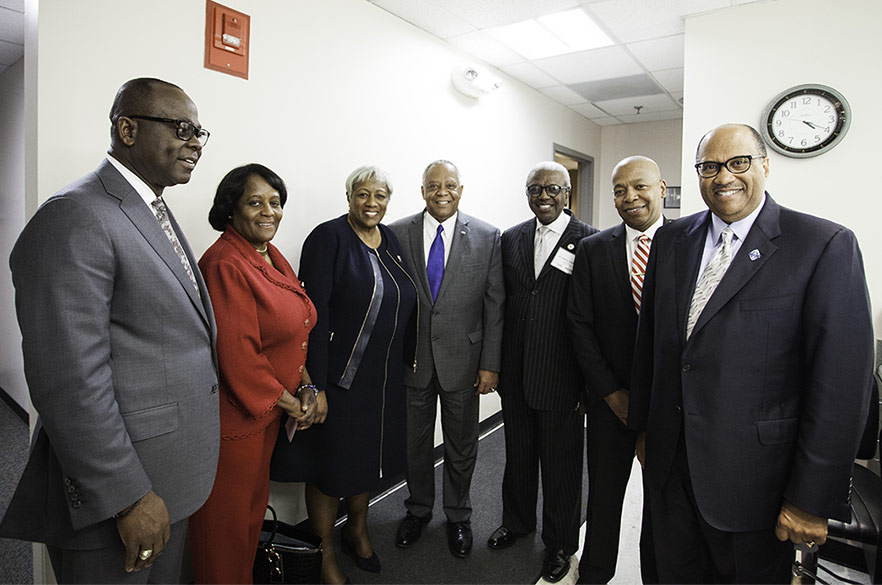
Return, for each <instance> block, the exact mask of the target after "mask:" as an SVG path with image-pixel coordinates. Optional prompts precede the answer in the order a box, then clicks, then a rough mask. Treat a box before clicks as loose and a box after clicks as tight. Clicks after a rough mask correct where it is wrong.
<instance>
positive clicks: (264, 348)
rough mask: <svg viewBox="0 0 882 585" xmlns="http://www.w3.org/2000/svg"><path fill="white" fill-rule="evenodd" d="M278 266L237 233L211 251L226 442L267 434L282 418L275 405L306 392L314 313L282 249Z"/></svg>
mask: <svg viewBox="0 0 882 585" xmlns="http://www.w3.org/2000/svg"><path fill="white" fill-rule="evenodd" d="M267 247H268V249H269V254H270V258H271V259H272V261H273V265H274V267H273V266H270V265H269V264H268V263H267V262H266V261H265V260H264V259H263V258H262V257H261V256H260V254H258V252H257V250H255V249H254V246H252V245H251V244H250V243H248V241H246V240H245V238H243V237H242V236H241V235H239V233H238V232H237V231H236V230H235V229H233V227H232V226H230V225H227V229H226V230H225V231H224V233H223V234H221V236H220V237H219V238H218V239H217V241H216V242H215V243H214V244H212V246H211V247H210V248H209V249H208V250H206V251H205V254H203V255H202V258H201V259H200V260H199V269H200V270H201V271H202V274H203V276H204V277H205V283H206V285H207V286H208V292H209V294H210V295H211V304H212V306H213V307H214V315H215V320H216V321H217V356H218V363H219V366H220V396H221V400H220V425H221V437H222V438H224V439H236V438H240V437H246V436H250V435H253V434H255V433H258V432H260V431H262V430H263V429H264V428H266V426H267V425H269V424H270V423H271V422H273V421H274V420H276V419H277V418H278V417H280V416H281V414H282V410H281V409H280V408H276V403H277V402H278V401H279V398H281V396H282V391H283V390H285V389H287V390H288V391H289V392H291V393H292V394H293V393H294V391H295V390H296V389H297V386H298V385H299V384H300V379H301V376H302V374H303V368H304V364H305V363H306V348H307V343H308V339H309V332H310V330H311V329H312V327H313V326H314V325H315V318H316V314H315V307H313V305H312V302H311V301H310V300H309V297H307V296H306V293H305V292H304V291H303V288H302V287H301V286H300V282H299V281H298V280H297V275H296V274H294V270H293V269H292V268H291V265H290V264H288V261H287V260H285V257H284V256H282V253H281V252H279V250H278V248H276V247H275V246H273V245H272V244H267Z"/></svg>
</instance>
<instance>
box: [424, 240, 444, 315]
mask: <svg viewBox="0 0 882 585" xmlns="http://www.w3.org/2000/svg"><path fill="white" fill-rule="evenodd" d="M443 231H444V226H443V225H441V224H438V231H437V232H436V233H435V239H434V240H433V241H432V247H431V248H429V258H428V260H426V276H428V277H429V290H430V291H432V301H433V302H434V301H435V300H436V299H437V298H438V289H440V288H441V279H442V278H444V240H443V239H442V238H441V232H443Z"/></svg>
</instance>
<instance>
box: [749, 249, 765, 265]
mask: <svg viewBox="0 0 882 585" xmlns="http://www.w3.org/2000/svg"><path fill="white" fill-rule="evenodd" d="M760 256H762V254H760V251H759V250H757V249H756V248H754V249H753V250H751V251H750V254H748V255H747V257H748V258H750V261H751V262H754V261H756V260H759V259H760Z"/></svg>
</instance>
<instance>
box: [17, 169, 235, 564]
mask: <svg viewBox="0 0 882 585" xmlns="http://www.w3.org/2000/svg"><path fill="white" fill-rule="evenodd" d="M172 222H173V224H174V226H175V228H176V229H178V233H179V234H180V237H181V243H182V245H183V247H184V249H185V251H186V253H187V255H188V257H189V259H190V264H191V265H192V266H193V270H194V271H195V274H196V278H197V282H198V284H199V289H200V293H201V298H200V295H198V294H197V293H196V290H195V289H194V287H193V285H192V283H191V281H190V279H189V277H188V276H187V273H186V272H185V271H184V268H183V266H182V265H181V262H180V260H179V259H178V256H177V255H176V254H175V252H174V250H173V248H172V246H171V244H170V243H169V241H168V239H167V237H166V235H165V233H164V232H163V231H162V228H161V227H160V225H159V223H158V222H157V221H156V218H155V217H154V215H153V212H152V211H151V210H150V208H149V207H147V205H145V204H144V201H143V199H141V197H140V196H139V195H138V193H137V192H136V191H135V190H134V189H133V188H132V187H131V185H129V183H128V182H127V181H126V180H125V179H124V178H123V177H122V176H121V175H120V173H119V172H118V171H117V170H116V169H115V168H113V166H112V165H111V164H110V163H109V162H107V161H104V162H103V163H102V164H101V165H100V166H99V167H98V169H97V170H96V171H95V172H93V173H90V174H88V175H86V176H85V177H83V178H82V179H80V180H79V181H78V182H76V183H74V184H72V185H70V186H68V187H65V188H64V189H62V190H61V191H60V192H59V193H58V194H57V195H56V196H55V197H53V198H51V199H49V200H48V201H47V202H46V203H45V204H43V206H42V207H41V208H40V209H39V210H38V211H37V213H36V214H35V215H34V217H33V218H32V219H31V221H30V222H29V223H28V225H27V226H26V227H25V229H24V231H23V232H22V234H21V236H20V237H19V239H18V242H17V243H16V245H15V248H14V249H13V251H12V255H11V257H10V266H11V268H12V276H13V283H14V284H15V289H16V311H17V314H18V321H19V325H20V327H21V331H22V338H23V342H22V349H23V353H24V362H25V363H24V366H25V376H26V378H27V382H28V388H29V390H30V394H31V399H32V401H33V403H34V406H35V407H36V409H37V412H38V413H39V415H40V420H39V422H38V430H37V433H36V434H35V438H34V445H33V447H32V451H31V456H30V459H29V461H28V463H27V467H26V468H25V471H24V474H23V476H22V479H21V481H20V483H19V485H18V488H17V490H16V492H15V495H14V496H13V500H12V502H11V503H10V505H9V509H8V510H7V512H6V515H5V517H4V519H3V523H2V524H0V536H4V537H11V538H18V539H22V540H31V541H36V542H46V543H48V544H53V545H56V546H62V547H65V548H74V549H89V548H99V547H105V546H111V545H113V544H117V543H119V535H118V533H117V530H116V523H115V522H114V521H113V520H112V519H111V516H112V515H113V514H114V513H116V512H118V511H120V510H122V509H123V508H125V507H126V506H128V505H129V504H131V503H132V502H134V501H135V500H136V499H138V498H139V497H141V496H143V495H144V494H145V493H146V492H147V491H148V490H150V489H151V488H152V489H153V490H154V491H155V492H156V493H157V494H158V495H159V496H160V497H161V498H163V500H165V504H166V506H167V507H168V512H169V516H170V517H171V521H172V522H176V521H178V520H182V519H184V518H187V517H188V516H189V515H190V514H192V513H193V512H194V511H196V510H197V509H198V508H199V507H200V506H201V505H202V503H203V502H204V501H205V499H206V498H207V497H208V494H209V492H210V491H211V487H212V485H213V483H214V474H215V470H216V468H217V453H218V443H219V438H220V432H219V426H218V402H217V366H216V358H215V353H214V337H215V329H214V317H213V314H212V310H211V304H210V302H209V298H208V291H207V289H206V288H205V283H204V282H203V281H202V276H201V275H200V274H199V270H198V267H197V264H196V258H195V257H194V256H193V253H192V251H191V250H190V248H189V246H188V245H187V242H186V240H185V239H184V238H183V234H181V232H180V229H179V228H178V226H177V223H176V222H175V221H174V218H172Z"/></svg>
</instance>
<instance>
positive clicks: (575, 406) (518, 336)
mask: <svg viewBox="0 0 882 585" xmlns="http://www.w3.org/2000/svg"><path fill="white" fill-rule="evenodd" d="M570 191H571V187H570V175H569V172H568V171H567V170H566V169H565V168H564V167H563V166H561V165H560V164H558V163H555V162H543V163H539V164H538V165H536V166H534V167H533V168H532V169H531V170H530V172H529V173H528V174H527V181H526V193H525V195H526V197H527V204H528V205H529V207H530V210H531V211H532V212H533V215H534V216H535V217H533V218H531V219H529V220H527V221H525V222H523V223H521V224H519V225H517V226H515V227H513V228H510V229H509V230H507V231H506V232H505V233H504V234H503V235H502V270H503V275H504V276H505V295H506V299H505V335H504V336H503V338H502V372H501V373H500V377H499V396H500V397H501V399H502V418H503V421H504V423H505V475H504V477H503V480H502V525H501V526H500V527H499V528H498V529H497V530H496V532H494V533H493V535H492V536H491V537H490V540H489V541H488V543H487V544H488V545H489V546H490V548H491V549H502V548H507V547H509V546H511V545H513V544H514V543H515V541H516V540H517V539H518V538H519V537H521V536H523V535H525V534H528V533H530V532H533V531H534V530H535V529H536V500H537V497H538V489H539V470H540V468H541V472H542V494H543V502H542V541H543V543H544V544H545V559H544V561H543V564H542V577H543V578H544V579H545V580H546V581H550V582H552V583H554V582H557V581H560V580H561V579H562V578H563V577H564V576H565V575H566V574H567V572H568V571H569V569H570V557H571V556H572V554H573V553H575V552H576V550H578V548H579V517H580V511H581V510H580V509H581V493H582V489H581V488H582V447H583V444H584V437H585V432H584V420H585V417H584V410H583V409H582V408H581V405H580V399H581V397H582V394H583V389H584V382H583V380H582V374H581V372H580V371H579V367H578V364H577V363H576V358H575V355H574V354H573V348H572V344H571V342H570V336H569V329H568V325H567V315H566V309H567V295H568V292H569V287H570V275H571V274H572V272H573V262H574V260H575V257H576V254H575V253H576V246H577V245H578V244H579V240H581V239H582V238H584V237H585V236H588V235H590V234H592V233H594V232H596V231H597V230H596V229H595V228H593V227H591V226H590V225H587V224H585V223H583V222H581V221H579V220H578V219H576V218H575V217H574V216H573V213H572V212H571V211H570V210H569V209H567V206H568V204H569V196H570Z"/></svg>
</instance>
